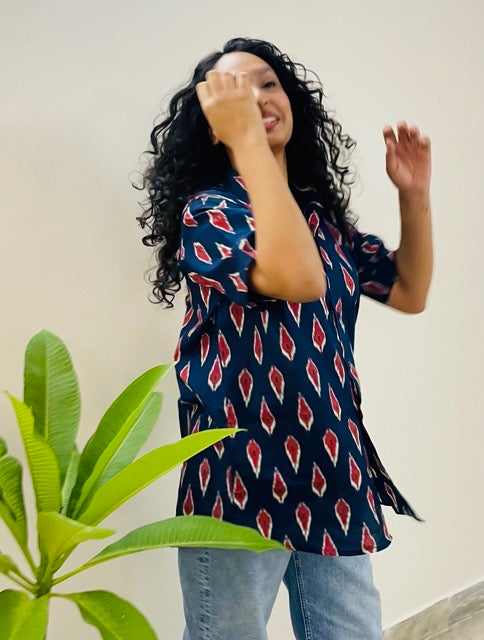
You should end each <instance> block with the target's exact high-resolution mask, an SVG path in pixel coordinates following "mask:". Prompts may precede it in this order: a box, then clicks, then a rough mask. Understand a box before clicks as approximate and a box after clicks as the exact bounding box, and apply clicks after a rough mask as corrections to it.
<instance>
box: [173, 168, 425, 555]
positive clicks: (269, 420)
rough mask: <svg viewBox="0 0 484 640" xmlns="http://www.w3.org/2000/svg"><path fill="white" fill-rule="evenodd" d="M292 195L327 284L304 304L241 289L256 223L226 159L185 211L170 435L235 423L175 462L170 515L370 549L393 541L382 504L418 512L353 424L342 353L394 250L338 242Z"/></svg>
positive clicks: (324, 220)
mask: <svg viewBox="0 0 484 640" xmlns="http://www.w3.org/2000/svg"><path fill="white" fill-rule="evenodd" d="M295 198H296V200H297V202H298V204H299V206H300V208H301V213H302V215H304V217H305V219H306V221H307V224H308V225H309V227H310V229H311V230H312V233H313V236H314V241H315V243H316V245H317V247H318V249H319V252H320V255H321V267H322V269H323V268H324V272H325V274H326V281H327V289H326V293H325V295H324V297H321V298H320V299H319V300H315V301H311V302H304V303H300V302H288V301H285V300H281V299H277V298H269V297H267V296H264V295H262V294H260V293H258V292H256V291H255V290H254V289H251V288H250V286H249V280H248V272H249V268H250V266H251V264H252V262H253V261H254V260H255V258H256V255H257V253H256V250H255V221H254V218H253V215H252V211H251V205H250V199H249V196H248V191H247V189H246V188H245V183H244V180H243V177H242V176H240V175H238V173H237V171H236V170H235V169H234V168H232V167H230V169H229V170H228V172H227V175H226V180H225V181H224V182H222V183H221V184H219V185H217V186H215V187H214V188H210V189H208V190H206V191H203V192H197V193H196V194H194V196H193V197H191V198H190V199H189V201H188V202H187V203H186V206H185V208H184V210H183V214H182V224H181V236H180V246H179V250H178V253H177V259H178V263H179V265H180V268H181V270H182V272H183V273H184V275H185V277H186V283H187V295H186V298H185V302H186V314H185V317H184V320H183V323H182V327H181V331H180V335H179V339H178V341H177V345H176V348H175V352H174V356H173V359H174V362H175V371H176V377H177V383H178V387H179V390H180V397H179V399H178V415H179V424H180V434H181V436H182V437H184V436H186V435H188V434H190V433H194V432H197V431H201V430H204V429H210V428H220V427H239V428H243V429H246V431H241V432H238V433H237V434H236V435H235V436H234V437H228V438H224V439H223V440H221V441H219V442H218V443H217V444H215V445H213V446H211V447H210V448H208V449H205V450H204V451H202V452H201V453H199V454H197V455H195V456H194V457H192V458H190V459H189V460H187V461H186V462H185V463H184V464H183V465H182V467H181V472H180V481H179V489H178V496H177V504H176V515H192V514H197V515H208V516H212V517H214V518H219V519H221V520H224V521H227V522H232V523H235V524H239V525H244V526H248V527H251V528H254V529H256V530H258V531H259V532H260V533H261V534H262V535H263V536H265V537H267V538H272V539H275V540H278V541H280V542H281V543H283V544H284V546H285V547H286V548H287V549H288V550H300V551H307V552H312V553H316V554H322V555H361V554H363V553H374V552H377V551H381V550H382V549H385V548H386V547H388V546H389V545H390V544H391V541H392V536H391V534H390V533H389V531H388V528H387V526H386V522H385V519H384V515H383V510H382V505H389V506H391V507H392V508H393V509H394V511H395V512H396V513H398V514H405V515H408V516H411V517H413V518H415V519H416V520H420V521H423V520H422V518H420V517H419V516H418V515H417V514H416V513H415V511H414V510H413V509H412V507H411V506H410V504H409V503H408V502H407V500H406V499H405V498H404V497H403V495H402V494H401V493H400V491H399V489H398V488H397V486H396V485H395V483H394V482H393V481H392V479H391V478H390V475H389V474H388V472H387V471H386V469H385V468H384V466H383V464H382V462H381V460H380V458H379V456H378V454H377V451H376V449H375V447H374V445H373V443H372V441H371V439H370V436H369V434H368V432H367V431H366V428H365V426H364V425H363V414H362V409H361V389H360V381H359V378H358V373H357V370H356V366H355V362H354V357H353V349H354V332H355V323H356V319H357V315H358V308H359V300H360V294H363V295H366V296H368V297H370V298H373V299H374V300H377V301H379V302H381V303H385V302H386V301H387V299H388V296H389V293H390V289H391V287H392V285H393V283H394V282H395V280H396V278H397V272H396V265H395V260H394V252H393V251H391V250H389V249H388V248H387V247H386V246H385V245H384V243H383V241H382V240H381V239H380V238H379V237H378V236H376V235H372V234H369V233H362V232H360V231H358V230H357V229H356V228H355V227H354V226H352V227H351V229H350V230H351V243H350V246H348V244H347V243H343V238H342V234H341V232H340V229H339V228H338V226H337V224H336V220H335V218H334V217H331V216H328V215H327V214H326V212H325V209H324V207H323V206H322V205H321V204H320V202H318V199H317V196H316V192H315V191H311V192H309V194H308V191H307V190H306V191H304V192H303V191H301V192H299V191H297V192H296V195H295ZM312 198H314V199H312ZM287 259H288V260H290V259H291V257H290V256H287ZM294 277H297V264H295V265H294Z"/></svg>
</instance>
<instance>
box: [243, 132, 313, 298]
mask: <svg viewBox="0 0 484 640" xmlns="http://www.w3.org/2000/svg"><path fill="white" fill-rule="evenodd" d="M232 153H233V157H234V160H235V163H236V165H237V171H238V172H239V173H240V175H241V176H242V177H243V179H244V182H245V185H246V187H247V191H248V195H249V199H250V204H251V207H252V214H253V217H254V222H255V243H256V247H255V249H256V252H257V258H256V267H257V269H258V271H259V273H260V274H262V276H263V277H264V279H265V281H266V282H267V283H268V284H269V286H270V288H271V289H272V290H274V291H280V292H282V293H284V294H285V295H284V297H287V298H288V299H289V298H290V297H291V293H292V292H293V291H294V299H296V297H297V296H299V295H300V293H301V292H303V294H304V295H307V296H308V297H309V298H310V299H318V298H319V297H320V296H323V295H324V294H325V290H326V278H325V274H324V268H323V263H322V260H321V256H320V254H319V251H318V248H317V245H316V242H315V241H314V237H313V234H312V232H311V229H310V227H309V225H308V224H307V221H306V219H305V217H304V215H303V214H302V212H301V209H300V208H299V205H298V204H297V202H296V200H295V199H294V197H293V195H292V193H291V190H290V189H289V185H288V184H287V181H286V179H285V177H284V175H283V174H282V172H281V169H280V167H279V165H278V163H277V160H276V158H275V157H274V154H273V152H272V150H271V149H270V147H269V145H268V144H267V142H266V141H264V140H262V141H252V142H244V143H241V144H240V145H237V146H236V147H234V148H233V149H232Z"/></svg>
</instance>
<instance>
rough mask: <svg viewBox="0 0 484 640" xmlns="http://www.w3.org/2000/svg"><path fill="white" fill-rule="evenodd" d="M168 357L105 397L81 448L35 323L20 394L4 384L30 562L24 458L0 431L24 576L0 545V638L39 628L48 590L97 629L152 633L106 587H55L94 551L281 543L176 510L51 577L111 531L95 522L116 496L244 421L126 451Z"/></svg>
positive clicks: (74, 402)
mask: <svg viewBox="0 0 484 640" xmlns="http://www.w3.org/2000/svg"><path fill="white" fill-rule="evenodd" d="M172 366H173V364H172V363H170V364H163V365H160V366H157V367H154V368H152V369H150V370H148V371H146V372H145V373H144V374H142V375H141V376H139V377H138V378H137V379H136V380H134V381H133V382H132V383H131V384H130V385H129V386H128V387H127V388H126V389H125V390H124V391H123V392H122V393H121V394H120V395H119V397H118V398H117V399H116V400H115V401H114V402H113V403H112V404H111V406H110V407H109V408H108V410H107V411H106V413H105V414H104V416H103V417H102V419H101V421H100V423H99V425H98V427H97V429H96V431H95V432H94V434H93V435H92V436H91V438H90V439H89V441H88V442H87V444H86V446H85V447H84V449H83V451H82V453H79V452H78V449H77V447H76V442H75V440H76V433H77V430H78V426H79V418H80V398H79V388H78V384H77V377H76V374H75V371H74V369H73V366H72V362H71V359H70V356H69V353H68V352H67V349H66V347H65V346H64V344H63V343H62V341H61V340H60V339H59V338H58V337H57V336H55V335H53V334H52V333H50V332H48V331H46V330H43V331H40V332H39V333H38V334H36V335H35V336H34V337H33V338H32V339H31V340H30V342H29V344H28V346H27V349H26V353H25V369H24V401H23V402H22V401H20V400H18V399H16V398H15V397H14V396H12V395H11V394H10V393H8V392H7V391H6V392H5V393H6V394H7V395H8V397H9V398H10V401H11V403H12V405H13V408H14V410H15V414H16V418H17V422H18V426H19V429H20V434H21V438H22V441H23V445H24V449H25V455H26V459H27V462H28V466H29V470H30V474H31V478H32V483H33V489H34V495H35V503H36V511H37V514H36V515H37V538H38V551H39V554H38V555H39V561H38V562H35V560H34V558H33V556H32V555H31V552H30V550H29V546H28V539H27V537H28V536H27V514H26V510H25V505H24V499H23V491H22V466H21V464H20V462H19V461H18V460H17V459H16V458H14V457H12V456H10V455H9V454H8V452H7V446H6V444H5V441H4V440H2V439H0V518H2V519H3V521H4V523H5V524H6V526H7V527H8V529H9V530H10V532H11V534H12V535H13V537H14V538H15V540H16V542H17V544H18V547H19V548H20V549H21V551H22V553H23V556H24V557H25V559H26V561H27V563H28V566H29V567H30V571H31V574H32V575H31V576H29V575H26V573H25V572H24V571H21V570H20V568H19V567H18V566H17V564H16V563H15V562H14V560H13V559H12V558H10V557H9V556H7V555H6V554H4V553H1V551H0V573H3V574H5V576H7V577H8V578H9V579H10V580H12V581H13V582H14V583H16V585H17V586H18V587H21V588H22V590H19V589H6V590H4V591H2V592H0V620H1V621H2V624H1V629H2V635H1V637H2V640H20V639H21V640H42V639H43V638H45V637H46V629H47V620H48V603H49V599H50V598H51V597H54V596H57V597H61V598H68V599H69V600H72V601H73V602H75V603H76V605H77V606H78V608H79V610H80V612H81V615H82V616H83V618H84V619H85V620H86V622H88V623H90V624H92V625H94V626H96V627H97V628H98V630H99V631H100V633H101V636H102V637H103V638H104V639H108V638H109V640H128V639H129V640H132V638H137V640H145V639H146V640H152V639H154V638H156V634H155V632H154V630H153V629H152V627H151V625H150V624H149V623H148V621H147V620H146V619H145V618H144V616H143V615H142V614H141V613H140V612H139V611H138V610H137V609H136V608H135V607H134V606H133V605H132V604H131V603H129V602H127V601H126V600H123V599H122V598H120V597H119V596H117V595H115V594H114V593H111V592H109V591H101V590H95V591H84V592H81V593H60V592H57V591H52V588H53V587H56V585H58V584H60V583H61V582H63V581H64V580H66V579H67V578H69V577H70V576H73V575H74V574H76V573H79V572H81V571H84V570H85V569H87V568H89V567H92V566H94V565H96V564H99V563H101V562H105V561H107V560H110V559H112V558H116V557H119V556H122V555H126V554H129V553H136V552H139V551H143V550H146V549H154V548H160V547H184V546H212V547H225V548H230V547H231V548H239V547H240V548H246V549H251V550H254V551H263V550H265V549H269V548H281V549H284V548H285V547H284V546H283V545H282V544H280V543H279V542H277V541H274V540H269V539H266V538H264V537H263V536H261V535H260V534H259V533H258V532H257V531H256V530H255V529H252V528H248V527H242V526H237V525H233V524H231V523H227V522H223V521H220V520H218V519H216V518H211V517H209V516H196V515H191V516H177V517H173V518H169V519H167V520H161V521H159V522H154V523H152V524H148V525H144V526H142V527H139V528H137V529H135V530H134V531H131V532H130V533H128V534H127V535H125V536H124V537H122V538H121V539H119V540H118V541H117V542H114V543H113V544H111V545H109V546H107V547H105V548H104V549H103V550H102V551H100V552H99V553H97V554H96V555H95V556H94V557H93V558H91V559H90V560H89V561H88V562H86V563H84V564H83V565H82V566H80V567H78V568H77V569H75V570H73V571H70V572H68V573H65V574H64V575H58V576H56V574H57V572H58V571H59V569H60V568H61V566H62V565H63V564H64V562H65V561H66V560H67V558H68V557H69V556H70V555H71V553H72V552H73V551H74V550H75V549H76V547H77V546H78V545H79V544H80V543H82V542H84V541H86V540H92V539H96V538H104V537H107V536H110V535H112V534H114V533H115V532H114V531H113V530H111V529H103V528H99V527H97V525H98V524H99V523H100V522H101V521H102V520H104V518H106V517H107V516H108V515H109V514H110V513H112V512H113V511H114V510H115V509H117V508H118V507H119V506H120V505H121V504H123V503H124V502H126V501H127V500H129V499H130V498H131V497H132V496H133V495H135V494H136V493H137V492H139V491H141V490H142V489H143V488H144V487H146V486H147V485H148V484H150V483H151V482H153V481H154V480H156V479H157V478H159V477H160V476H162V475H163V474H164V473H166V472H168V471H170V470H171V469H173V468H174V467H175V466H177V465H178V464H180V463H182V462H183V461H185V460H187V459H188V458H190V457H191V456H193V455H195V454H197V453H199V452H200V451H202V450H203V449H205V448H207V447H209V446H211V445H213V444H215V443H216V442H218V441H219V440H221V439H222V438H225V437H227V436H228V435H230V436H232V437H233V436H234V435H236V432H238V431H244V429H228V428H224V429H210V430H208V431H202V432H199V433H195V434H191V435H189V436H186V437H185V438H182V439H181V440H179V441H178V442H175V443H172V444H167V445H164V446H162V447H159V448H157V449H155V450H153V451H151V452H149V453H147V454H145V455H143V456H142V457H140V458H139V459H137V460H135V458H136V456H137V454H138V453H139V450H140V449H141V447H142V446H143V444H144V443H145V442H146V440H147V438H148V436H149V434H150V433H151V431H152V429H153V427H154V425H155V423H156V421H157V419H158V416H159V413H160V411H161V405H162V394H161V393H159V392H156V391H153V389H154V388H155V387H156V385H157V384H158V383H159V382H160V380H161V378H162V377H163V376H164V375H165V374H166V373H167V371H168V370H169V369H170V368H171V367H172Z"/></svg>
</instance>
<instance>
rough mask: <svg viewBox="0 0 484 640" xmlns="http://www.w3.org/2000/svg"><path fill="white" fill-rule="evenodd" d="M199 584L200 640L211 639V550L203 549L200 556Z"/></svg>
mask: <svg viewBox="0 0 484 640" xmlns="http://www.w3.org/2000/svg"><path fill="white" fill-rule="evenodd" d="M198 562H199V567H198V585H199V588H200V603H201V604H200V619H199V621H198V629H199V631H200V633H201V634H202V635H201V638H200V640H211V634H210V616H211V601H210V595H211V594H210V571H209V564H210V551H209V550H208V549H202V550H201V552H200V555H199V557H198Z"/></svg>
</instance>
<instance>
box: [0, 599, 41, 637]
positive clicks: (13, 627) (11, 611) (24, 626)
mask: <svg viewBox="0 0 484 640" xmlns="http://www.w3.org/2000/svg"><path fill="white" fill-rule="evenodd" d="M47 610H48V598H47V596H42V597H41V598H37V599H35V600H32V599H30V598H29V597H28V596H27V595H26V594H25V593H22V592H21V591H15V590H13V589H6V590H5V591H2V592H0V620H1V621H2V625H1V638H2V640H43V639H44V637H45V631H46V627H47Z"/></svg>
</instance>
